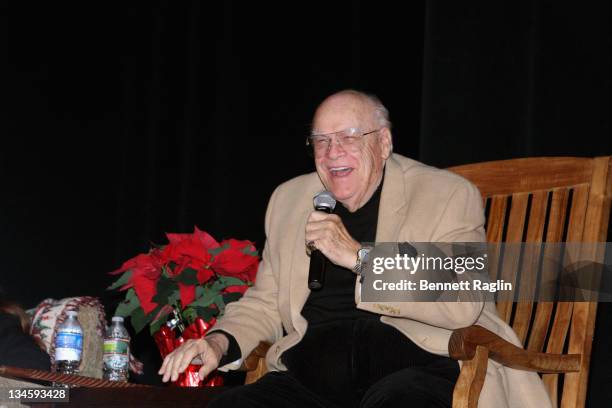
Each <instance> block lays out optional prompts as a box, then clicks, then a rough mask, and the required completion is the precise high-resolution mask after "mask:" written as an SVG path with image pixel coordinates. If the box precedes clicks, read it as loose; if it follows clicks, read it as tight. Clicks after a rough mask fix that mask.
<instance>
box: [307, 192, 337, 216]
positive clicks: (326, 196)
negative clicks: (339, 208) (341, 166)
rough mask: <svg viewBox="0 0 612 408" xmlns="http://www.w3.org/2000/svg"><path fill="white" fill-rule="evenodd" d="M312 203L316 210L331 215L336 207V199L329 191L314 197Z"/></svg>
mask: <svg viewBox="0 0 612 408" xmlns="http://www.w3.org/2000/svg"><path fill="white" fill-rule="evenodd" d="M312 201H313V202H314V208H315V209H317V210H323V211H325V210H327V211H329V212H330V213H331V212H332V211H334V208H335V207H336V198H335V197H334V195H333V194H332V193H331V192H329V191H321V192H320V193H318V194H317V195H315V196H314V198H313V200H312Z"/></svg>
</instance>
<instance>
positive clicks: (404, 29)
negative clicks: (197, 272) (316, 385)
mask: <svg viewBox="0 0 612 408" xmlns="http://www.w3.org/2000/svg"><path fill="white" fill-rule="evenodd" d="M400 3H401V4H400ZM0 4H1V14H2V21H1V26H2V28H1V29H2V54H1V55H2V57H1V59H0V61H1V62H0V64H1V65H0V68H1V71H0V74H1V78H2V89H1V91H0V92H1V94H2V100H3V108H2V109H1V110H0V121H1V127H0V138H1V139H0V140H1V141H2V142H1V143H2V145H1V146H0V185H1V186H2V194H1V196H0V197H1V203H0V248H2V249H1V250H0V251H1V252H0V253H1V254H2V263H1V266H0V267H1V268H2V269H1V278H0V286H2V287H3V288H4V290H5V291H6V292H7V295H8V296H9V297H11V298H13V299H15V300H17V301H19V302H21V303H23V304H24V305H25V306H28V307H29V306H33V305H34V304H36V303H37V302H38V301H40V300H42V299H43V298H46V297H54V298H62V297H66V296H73V295H94V296H101V297H103V299H104V302H105V304H106V305H107V307H108V312H111V311H112V310H113V307H114V304H115V303H116V302H117V301H118V297H117V296H116V295H114V294H111V293H106V292H105V291H104V288H105V287H107V286H108V285H109V284H110V282H111V281H112V278H111V277H110V276H108V275H107V272H109V271H111V270H114V269H116V268H117V267H119V266H120V265H121V263H122V262H123V261H124V260H125V259H127V258H130V257H132V256H134V255H135V254H137V253H139V252H143V251H146V250H147V249H148V247H149V243H150V242H156V243H163V242H165V241H164V232H166V231H172V232H190V231H192V230H193V227H194V226H195V225H197V226H198V227H200V228H201V229H204V230H206V231H208V232H210V233H211V234H212V235H213V236H214V237H216V238H217V239H223V238H226V237H236V238H239V239H250V240H254V241H256V243H257V245H258V248H260V249H261V247H262V246H263V239H264V235H263V216H264V211H265V207H266V205H267V200H268V197H269V195H270V193H271V192H272V190H273V189H274V187H275V186H276V185H278V184H279V183H280V182H282V181H285V180H287V179H289V178H292V177H294V176H296V175H299V174H302V173H304V172H309V171H312V170H313V166H312V163H311V161H310V159H309V158H308V156H307V155H306V154H305V151H304V149H303V143H304V136H305V135H306V134H307V132H308V128H309V123H310V120H311V115H312V113H313V110H314V108H315V107H316V105H317V104H318V102H320V101H321V99H323V98H324V97H325V96H327V95H328V94H330V93H332V92H334V91H337V90H340V89H344V88H349V87H350V88H356V89H360V90H365V91H368V92H373V93H375V94H377V95H378V96H379V97H380V98H381V99H382V100H383V102H384V103H385V104H386V105H387V107H388V108H389V110H390V112H391V120H392V122H393V124H394V128H393V133H394V149H395V151H396V152H398V153H401V154H404V155H407V156H410V157H413V158H416V159H418V160H421V161H424V162H426V163H428V164H433V165H437V166H441V167H446V166H449V165H455V164H461V163H469V162H477V161H484V160H496V159H507V158H515V157H526V156H540V155H545V156H546V155H571V156H596V155H605V154H612V148H611V147H612V143H611V142H610V133H611V130H612V119H611V117H610V114H609V111H610V104H609V102H608V97H609V95H610V91H612V81H611V80H610V77H609V76H610V72H612V53H610V49H611V48H612V47H611V46H612V28H611V26H610V24H609V21H608V16H609V13H607V10H606V9H604V8H603V7H601V6H599V7H594V6H593V5H592V4H589V6H588V7H587V6H586V5H583V4H582V3H575V2H572V3H569V2H568V3H564V2H558V1H532V2H530V1H507V2H484V1H483V2H452V1H412V2H397V3H396V2H366V1H354V2H347V1H334V2H332V1H310V2H302V3H296V2H286V3H284V4H272V3H262V2H238V1H226V2H200V1H180V2H176V1H175V2H170V1H152V2H130V3H127V2H122V3H119V2H117V3H113V2H110V3H109V2H100V3H90V2H83V3H77V2H40V3H35V2H27V3H26V2H8V1H2V3H0ZM601 4H603V3H601ZM610 314H611V312H610V308H609V307H608V305H605V304H604V305H601V307H600V313H599V316H598V323H597V333H596V338H595V346H594V355H593V364H592V376H591V386H590V387H589V404H591V406H598V405H599V402H600V401H608V400H609V391H607V390H609V389H610V388H611V387H610V385H612V378H611V375H610V374H609V373H608V372H606V371H607V370H605V367H606V364H608V363H607V362H609V361H611V358H610V351H609V350H608V347H607V342H608V341H609V339H610V333H609V331H610V330H609V327H610V326H611V325H610V323H611V322H610V321H611V319H612V316H610ZM137 340H138V339H137ZM139 341H140V343H142V344H143V345H142V347H143V350H144V349H145V348H146V347H145V346H146V344H144V343H146V340H145V339H140V340H139ZM147 353H150V354H151V355H149V354H147ZM154 354H155V351H154V350H153V352H151V351H150V350H149V351H141V355H140V357H142V358H143V359H145V360H147V359H149V358H150V359H153V360H154V356H153V355H154ZM152 364H156V363H155V362H153V363H152ZM147 378H148V380H150V381H154V375H149V377H147ZM593 384H597V385H596V386H594V385H593ZM602 384H604V385H605V384H607V385H608V386H607V387H606V386H601V385H602ZM606 394H607V395H606Z"/></svg>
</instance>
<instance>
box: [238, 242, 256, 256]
mask: <svg viewBox="0 0 612 408" xmlns="http://www.w3.org/2000/svg"><path fill="white" fill-rule="evenodd" d="M254 248H255V247H254V246H253V249H251V245H247V246H245V247H244V248H242V250H241V252H242V253H243V254H246V255H251V256H257V257H258V256H259V251H257V250H256V249H254Z"/></svg>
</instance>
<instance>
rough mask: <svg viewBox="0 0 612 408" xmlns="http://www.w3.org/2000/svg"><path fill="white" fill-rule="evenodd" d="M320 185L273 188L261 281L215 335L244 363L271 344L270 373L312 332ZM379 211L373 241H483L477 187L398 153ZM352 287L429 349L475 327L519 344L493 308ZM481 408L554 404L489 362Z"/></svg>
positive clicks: (310, 181) (300, 182)
mask: <svg viewBox="0 0 612 408" xmlns="http://www.w3.org/2000/svg"><path fill="white" fill-rule="evenodd" d="M323 189H324V187H323V185H322V184H321V181H320V179H319V177H318V176H317V174H316V173H311V174H306V175H303V176H299V177H296V178H294V179H292V180H289V181H287V182H285V183H283V184H282V185H280V186H279V187H278V188H277V189H276V190H275V191H274V193H273V194H272V197H271V199H270V203H269V205H268V210H267V213H266V223H265V228H266V236H267V241H266V245H265V248H264V251H263V256H262V258H263V259H262V263H261V265H260V267H259V271H258V272H257V281H256V284H255V286H253V287H252V288H250V289H249V290H248V291H247V292H246V293H245V295H244V296H243V297H242V298H241V299H240V300H239V301H238V302H233V303H230V304H229V305H228V306H227V308H226V312H225V316H223V317H222V318H221V319H219V321H218V322H217V324H216V325H215V330H224V331H226V332H228V333H230V334H232V335H233V336H234V337H235V338H236V341H237V342H238V345H239V347H240V351H241V352H242V356H245V357H246V356H248V355H249V353H250V352H251V351H252V350H253V349H254V348H255V347H256V346H257V345H258V344H259V342H260V341H266V342H269V343H271V344H272V347H270V349H269V351H268V354H267V355H266V363H267V365H268V368H269V369H270V370H281V371H282V370H286V367H285V366H284V365H283V363H282V361H281V359H280V357H281V355H282V354H283V352H284V351H285V350H287V349H289V348H290V347H292V346H294V345H295V344H297V343H298V342H299V341H300V340H301V339H302V337H303V336H304V333H305V332H306V328H307V326H308V323H307V321H306V320H305V319H304V318H303V317H302V315H301V313H300V312H301V310H302V307H303V306H304V304H305V303H306V299H307V298H308V295H309V293H310V291H309V290H308V284H307V281H308V269H309V258H308V255H307V253H306V247H305V241H304V240H305V238H304V236H305V226H306V219H307V218H308V215H309V214H310V212H311V211H312V209H313V205H312V197H313V196H314V195H315V194H316V193H318V192H319V191H321V190H323ZM379 208H380V209H379V215H378V227H377V233H376V241H377V242H403V241H408V242H481V241H484V239H485V234H484V228H483V225H484V214H483V209H482V199H481V196H480V193H479V192H478V190H477V188H476V187H474V186H473V185H472V184H470V183H469V182H468V181H466V180H465V179H463V178H461V177H459V176H457V175H455V174H453V173H450V172H448V171H445V170H440V169H436V168H433V167H429V166H426V165H424V164H422V163H419V162H417V161H414V160H411V159H408V158H406V157H403V156H400V155H398V154H393V155H392V156H391V157H390V158H389V159H388V160H387V163H386V171H385V180H384V184H383V190H382V193H381V199H380V207H379ZM355 285H356V291H355V303H356V307H357V308H359V309H363V310H368V311H371V312H374V313H378V314H380V315H381V321H382V322H383V323H386V324H389V325H391V326H393V327H395V328H397V329H398V330H399V331H400V332H402V333H403V334H404V335H406V337H408V338H410V339H411V340H412V341H413V342H414V343H415V344H417V345H418V346H420V347H421V348H423V349H425V350H427V351H429V352H431V353H435V354H439V355H445V356H448V341H449V338H450V335H451V332H452V330H453V329H456V328H460V327H466V326H470V325H472V324H479V325H482V326H484V327H486V328H487V329H489V330H491V331H493V332H495V333H497V334H499V335H501V336H502V337H504V338H506V339H508V340H509V341H511V342H513V343H514V344H517V345H519V344H520V343H519V341H518V339H517V337H516V335H515V334H514V332H513V331H512V329H511V328H510V327H509V326H508V325H507V324H506V323H504V322H503V321H502V320H501V319H500V318H499V317H498V316H497V313H496V311H495V306H494V305H493V304H491V303H486V304H485V303H484V302H454V303H443V302H435V303H433V302H432V303H424V302H421V303H419V302H409V303H408V302H405V303H401V302H398V303H365V302H361V299H360V293H361V291H360V288H359V282H358V279H356V284H355ZM283 329H284V330H285V332H286V335H284V336H283ZM237 365H238V364H237V363H234V364H233V365H232V364H230V365H226V366H225V367H222V369H231V368H237ZM510 396H512V398H510ZM479 406H481V407H496V408H498V407H511V408H519V407H521V408H522V407H534V408H536V407H537V408H541V407H548V406H551V403H550V400H549V398H548V395H547V394H546V391H545V389H544V385H543V383H542V381H541V380H540V378H539V376H538V375H537V374H536V373H531V372H526V371H520V370H514V369H510V368H506V367H503V366H501V365H499V364H497V363H495V362H493V361H489V366H488V369H487V375H486V380H485V384H484V387H483V389H482V393H481V396H480V400H479Z"/></svg>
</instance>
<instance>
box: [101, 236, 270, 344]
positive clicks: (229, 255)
mask: <svg viewBox="0 0 612 408" xmlns="http://www.w3.org/2000/svg"><path fill="white" fill-rule="evenodd" d="M167 237H168V241H169V242H168V244H167V245H166V246H165V247H163V248H161V249H159V248H154V249H152V250H151V252H149V253H148V254H140V255H138V256H136V257H134V258H132V259H130V260H128V261H126V262H125V263H124V264H123V265H122V266H121V268H119V269H118V270H116V271H114V272H111V274H119V273H124V275H123V276H122V277H121V278H119V280H118V281H116V282H115V283H114V284H113V285H112V286H111V287H110V288H109V289H116V288H119V290H126V289H129V288H133V289H134V292H135V294H136V297H137V298H138V301H139V303H140V308H141V309H142V312H144V315H145V320H144V321H143V320H142V318H141V319H137V320H134V321H132V323H134V322H136V323H135V324H137V327H135V328H136V330H140V329H142V327H143V324H147V323H148V324H150V329H151V333H155V332H156V331H157V330H160V328H163V327H166V326H164V322H165V320H166V319H167V317H168V315H169V314H170V313H173V314H174V315H175V316H177V315H178V316H179V319H183V321H184V322H193V321H194V318H195V317H198V318H200V319H205V320H206V321H211V319H213V320H212V321H214V318H215V316H219V315H221V314H222V312H223V310H222V305H224V304H225V302H232V301H235V300H236V299H237V298H239V297H240V296H237V295H235V294H236V293H239V294H244V292H245V291H246V290H247V289H248V287H249V285H251V284H252V283H253V282H254V281H255V275H256V273H257V268H258V266H259V258H258V255H257V251H256V250H255V247H254V245H253V243H252V242H250V241H239V240H236V239H228V240H224V241H222V242H221V243H219V242H217V241H216V240H215V239H214V238H213V237H211V236H210V235H209V234H207V233H206V232H204V231H201V230H199V229H198V228H197V227H196V228H195V230H194V232H193V233H192V234H167ZM162 274H163V276H162ZM221 276H224V277H233V278H237V279H239V280H240V281H242V282H244V284H242V282H239V281H237V280H236V279H219V278H220V277H221ZM121 285H123V286H121ZM226 285H230V286H226ZM128 294H129V293H128ZM229 294H234V295H232V296H218V295H229ZM153 298H155V300H156V302H153ZM178 301H180V304H179V302H178ZM158 302H159V305H158V304H157V303H158ZM126 304H127V303H122V304H121V305H120V306H119V307H121V308H122V309H121V313H124V314H125V315H128V316H131V317H134V316H135V314H134V313H135V312H138V313H140V311H139V309H129V307H128V308H126V307H125V305H126ZM155 309H158V311H157V312H156V313H155V316H153V313H152V312H153V311H154V310H155ZM118 310H119V308H118ZM211 324H213V323H211Z"/></svg>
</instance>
